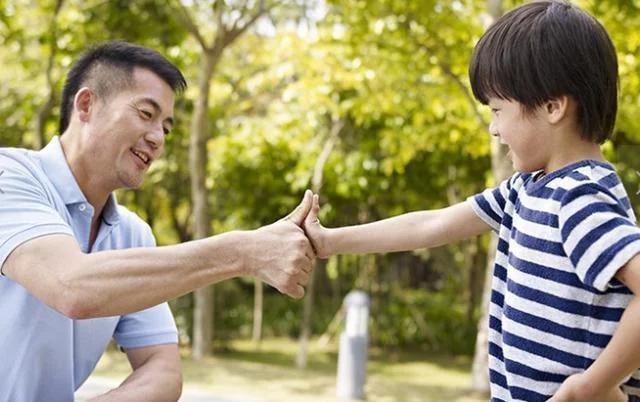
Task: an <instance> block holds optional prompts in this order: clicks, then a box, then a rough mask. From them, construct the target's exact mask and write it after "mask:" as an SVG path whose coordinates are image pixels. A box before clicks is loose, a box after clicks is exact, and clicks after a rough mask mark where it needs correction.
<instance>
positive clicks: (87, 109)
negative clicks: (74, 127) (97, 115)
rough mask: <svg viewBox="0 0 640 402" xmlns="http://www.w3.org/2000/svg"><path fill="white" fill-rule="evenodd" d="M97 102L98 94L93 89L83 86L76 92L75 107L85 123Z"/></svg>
mask: <svg viewBox="0 0 640 402" xmlns="http://www.w3.org/2000/svg"><path fill="white" fill-rule="evenodd" d="M95 103H96V95H95V93H94V92H93V91H92V90H91V89H89V88H87V87H83V88H81V89H80V90H79V91H78V92H77V93H76V96H75V98H74V99H73V109H74V110H75V112H76V113H77V114H78V118H79V119H80V121H82V122H84V123H86V122H88V121H89V117H90V116H91V111H92V110H93V108H94V107H95Z"/></svg>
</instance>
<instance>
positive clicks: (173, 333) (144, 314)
mask: <svg viewBox="0 0 640 402" xmlns="http://www.w3.org/2000/svg"><path fill="white" fill-rule="evenodd" d="M142 226H143V228H144V231H143V235H142V237H143V238H142V247H155V245H156V242H155V238H154V237H153V233H152V231H151V228H150V227H149V225H147V224H146V223H143V224H142ZM113 337H114V339H115V340H116V342H117V343H118V345H120V346H121V347H122V348H124V349H133V348H141V347H145V346H154V345H162V344H168V343H178V329H177V328H176V323H175V321H174V319H173V315H172V314H171V310H170V309H169V304H168V303H162V304H159V305H157V306H154V307H151V308H148V309H146V310H142V311H139V312H136V313H131V314H127V315H123V316H121V317H120V320H119V321H118V325H117V326H116V330H115V332H114V334H113Z"/></svg>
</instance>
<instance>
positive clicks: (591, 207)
mask: <svg viewBox="0 0 640 402" xmlns="http://www.w3.org/2000/svg"><path fill="white" fill-rule="evenodd" d="M560 203H561V206H560V212H559V215H558V224H559V229H560V234H561V237H562V245H563V247H564V251H565V253H566V255H567V256H568V257H569V259H570V260H571V263H572V265H573V266H574V268H575V270H576V274H577V275H578V277H579V278H580V280H581V281H582V282H583V283H584V284H585V285H587V286H589V287H592V288H595V289H597V290H599V291H601V292H604V291H605V290H607V288H609V287H617V286H620V282H618V281H617V280H615V278H614V276H615V274H616V273H617V272H618V270H619V269H620V268H622V267H623V266H624V265H625V264H626V263H627V262H628V261H629V260H630V259H631V258H632V257H634V256H635V255H636V254H638V253H640V229H639V228H638V227H637V226H636V225H635V224H634V221H633V220H632V218H631V217H630V216H629V215H628V214H627V211H626V209H625V207H624V206H623V205H622V204H621V203H620V202H619V201H618V199H617V198H615V196H614V195H613V194H611V192H609V191H608V190H607V189H606V188H605V187H603V186H602V185H600V184H597V183H593V182H585V183H583V184H580V185H578V186H576V187H574V188H572V189H570V190H567V192H566V193H565V194H564V195H563V197H562V198H561V200H560Z"/></svg>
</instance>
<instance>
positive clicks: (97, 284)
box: [0, 42, 315, 402]
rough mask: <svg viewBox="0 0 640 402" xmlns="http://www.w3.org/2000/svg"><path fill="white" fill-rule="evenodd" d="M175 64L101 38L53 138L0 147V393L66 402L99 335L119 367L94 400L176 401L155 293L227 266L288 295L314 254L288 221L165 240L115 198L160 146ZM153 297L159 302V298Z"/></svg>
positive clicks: (86, 369)
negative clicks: (119, 374)
mask: <svg viewBox="0 0 640 402" xmlns="http://www.w3.org/2000/svg"><path fill="white" fill-rule="evenodd" d="M185 86H186V83H185V80H184V77H183V76H182V74H181V73H180V71H179V70H178V69H177V68H176V67H174V66H173V65H172V64H171V63H169V62H168V61H167V60H166V59H165V58H164V57H162V56H161V55H160V54H158V53H157V52H155V51H153V50H150V49H146V48H143V47H139V46H135V45H132V44H128V43H124V42H109V43H106V44H103V45H101V46H99V47H97V48H95V49H93V50H91V51H89V52H87V53H86V54H85V55H84V56H83V57H82V58H81V59H80V60H79V61H78V62H77V63H76V64H75V65H74V67H73V68H72V70H71V71H70V72H69V75H68V77H67V80H66V83H65V87H64V91H63V96H62V108H61V117H60V133H62V134H61V135H60V137H55V138H54V139H53V140H52V141H51V142H50V143H49V144H48V145H47V146H46V147H45V148H44V149H43V150H41V151H39V152H33V151H27V150H24V149H6V148H5V149H0V171H3V175H2V177H1V181H0V186H1V187H2V190H3V193H2V194H0V268H1V270H2V275H3V276H2V277H0V317H1V320H0V339H1V341H0V356H2V359H0V401H2V402H4V401H11V402H37V401H54V402H56V401H72V400H73V393H74V391H75V390H76V389H77V388H78V387H79V386H80V385H81V384H82V383H83V382H84V381H85V379H86V378H87V377H88V376H89V374H90V373H91V371H92V370H93V368H94V367H95V364H96V363H97V361H98V359H99V358H100V356H101V355H102V353H103V352H104V349H105V347H106V345H107V344H108V342H109V340H110V339H111V337H114V338H115V340H116V341H117V343H118V344H119V345H120V346H121V347H122V348H123V349H124V350H125V352H126V353H127V356H128V358H129V361H130V362H131V366H132V368H133V372H132V374H131V375H130V376H129V377H128V378H127V379H126V380H125V381H124V382H123V384H121V385H120V387H118V388H117V389H115V390H112V391H111V392H109V393H107V394H105V395H102V396H100V397H97V398H95V401H154V402H157V401H175V400H177V399H178V397H179V395H180V392H181V387H182V379H181V374H180V366H179V354H178V347H177V331H176V327H175V323H174V321H173V318H172V316H171V313H170V311H169V308H168V306H167V305H166V303H164V302H166V301H167V300H169V299H172V298H175V297H178V296H180V295H182V294H185V293H187V292H190V291H192V290H194V289H196V288H199V287H203V286H206V285H209V284H211V283H215V282H219V281H222V280H225V279H229V278H233V277H238V276H251V277H256V278H258V279H261V280H263V281H265V282H267V283H268V284H270V285H272V286H274V287H276V288H277V289H278V290H280V291H281V292H283V293H286V294H288V295H290V296H292V297H295V298H300V297H302V296H303V295H304V286H305V285H306V284H307V281H308V279H309V271H310V270H311V267H312V261H313V259H314V258H315V254H314V252H313V249H312V248H311V246H310V244H309V242H308V240H307V238H306V237H305V235H304V232H303V231H302V229H300V225H301V224H302V220H303V219H304V217H305V216H306V215H307V212H308V210H309V209H310V206H311V196H310V193H309V192H307V193H306V194H305V198H304V200H303V201H302V203H301V204H300V206H298V208H297V209H296V210H295V211H294V212H293V213H292V214H290V215H289V216H288V217H287V218H285V219H283V220H280V221H278V222H276V223H274V224H272V225H269V226H265V227H263V228H260V229H258V230H253V231H234V232H229V233H224V234H221V235H218V236H213V237H210V238H207V239H202V240H197V241H193V242H188V243H183V244H179V245H175V246H167V247H153V246H154V245H155V242H154V238H153V235H152V233H151V229H150V228H149V226H148V225H147V224H145V223H144V222H143V221H142V220H140V219H139V218H138V217H137V216H135V215H134V214H133V213H131V212H129V211H128V210H126V209H125V208H123V207H122V206H119V205H117V203H116V200H115V198H114V197H113V195H112V192H113V191H114V190H116V189H118V188H135V187H138V186H139V185H140V184H141V183H142V181H143V177H144V174H145V172H146V171H147V170H148V169H149V166H150V165H151V164H152V163H153V161H154V160H156V159H157V158H158V157H159V156H160V154H161V153H162V150H163V146H164V140H165V135H167V134H168V133H169V132H170V130H171V125H172V123H173V106H174V93H176V92H180V91H182V90H183V89H184V88H185ZM160 303H163V304H160Z"/></svg>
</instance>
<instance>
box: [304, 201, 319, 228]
mask: <svg viewBox="0 0 640 402" xmlns="http://www.w3.org/2000/svg"><path fill="white" fill-rule="evenodd" d="M318 213H320V201H319V200H318V194H314V195H313V199H312V202H311V209H310V210H309V213H308V214H307V217H306V218H305V219H304V225H305V226H309V225H317V224H319V223H320V222H319V221H318Z"/></svg>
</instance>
